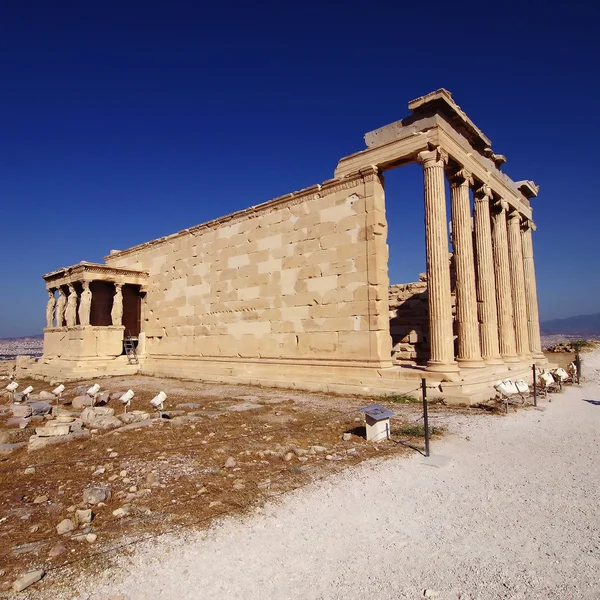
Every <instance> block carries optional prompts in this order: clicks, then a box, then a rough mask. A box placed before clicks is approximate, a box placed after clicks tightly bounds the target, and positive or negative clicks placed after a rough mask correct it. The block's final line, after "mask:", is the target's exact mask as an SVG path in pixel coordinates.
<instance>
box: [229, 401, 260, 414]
mask: <svg viewBox="0 0 600 600" xmlns="http://www.w3.org/2000/svg"><path fill="white" fill-rule="evenodd" d="M259 408H262V404H255V403H254V402H242V403H241V404H234V405H233V406H229V407H227V408H226V409H225V410H228V411H229V412H244V411H246V410H257V409H259Z"/></svg>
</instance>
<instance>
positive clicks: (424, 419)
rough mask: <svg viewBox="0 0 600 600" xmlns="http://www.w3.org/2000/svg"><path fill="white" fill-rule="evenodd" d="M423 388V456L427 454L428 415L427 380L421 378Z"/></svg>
mask: <svg viewBox="0 0 600 600" xmlns="http://www.w3.org/2000/svg"><path fill="white" fill-rule="evenodd" d="M421 387H422V389H423V427H424V428H425V456H429V416H428V415H427V380H426V379H421Z"/></svg>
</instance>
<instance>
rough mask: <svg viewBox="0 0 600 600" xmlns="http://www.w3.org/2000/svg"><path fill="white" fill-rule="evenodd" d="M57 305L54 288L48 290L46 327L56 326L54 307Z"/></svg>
mask: <svg viewBox="0 0 600 600" xmlns="http://www.w3.org/2000/svg"><path fill="white" fill-rule="evenodd" d="M55 306H56V297H55V296H54V289H53V288H52V289H49V290H48V304H46V327H48V328H50V327H54V308H55Z"/></svg>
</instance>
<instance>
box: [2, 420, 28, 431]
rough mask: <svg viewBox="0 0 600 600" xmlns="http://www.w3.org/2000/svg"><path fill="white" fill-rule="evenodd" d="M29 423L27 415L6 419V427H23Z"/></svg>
mask: <svg viewBox="0 0 600 600" xmlns="http://www.w3.org/2000/svg"><path fill="white" fill-rule="evenodd" d="M29 423H31V419H30V418H29V417H11V418H10V419H7V420H6V426H7V427H18V428H19V429H25V427H27V425H29Z"/></svg>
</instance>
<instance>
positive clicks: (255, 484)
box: [0, 376, 494, 590]
mask: <svg viewBox="0 0 600 600" xmlns="http://www.w3.org/2000/svg"><path fill="white" fill-rule="evenodd" d="M87 383H89V384H90V385H91V383H93V382H92V381H90V382H86V384H87ZM99 383H100V384H101V386H102V389H103V390H106V391H110V392H116V391H121V392H124V391H126V390H127V389H129V388H131V389H133V390H134V391H135V393H136V395H135V397H134V399H133V401H132V405H131V407H130V408H129V410H130V411H132V410H145V411H150V410H151V409H152V408H151V406H150V399H151V398H153V397H154V396H155V395H156V394H157V393H158V391H159V390H164V391H165V392H166V393H167V394H168V398H167V402H166V406H165V410H166V415H167V416H168V417H170V418H158V416H159V415H158V414H155V415H153V417H155V418H153V419H152V420H150V421H148V422H147V423H150V425H148V426H143V427H139V428H137V429H128V428H126V429H123V428H120V429H116V430H112V431H108V432H102V431H98V432H96V433H92V434H91V435H90V436H89V437H88V438H86V439H82V440H76V441H72V442H69V443H66V444H60V445H56V446H51V447H48V448H45V449H43V450H39V451H35V452H28V450H27V447H26V446H25V447H20V448H17V449H16V450H13V451H12V452H10V453H8V454H4V455H0V573H1V575H0V585H1V586H2V589H4V590H6V589H8V588H9V586H10V585H11V584H12V582H13V581H14V580H15V579H16V577H17V576H18V575H20V574H22V573H24V572H26V571H28V570H31V569H36V568H43V569H44V570H45V571H46V572H49V571H52V570H57V569H58V570H60V569H63V570H65V575H68V573H71V574H77V573H79V574H80V573H81V571H82V570H85V569H89V570H90V571H91V572H93V571H94V570H96V569H97V568H98V565H99V564H100V565H102V567H101V568H104V566H106V565H107V561H108V562H109V561H110V560H111V556H113V555H115V553H116V554H118V553H119V552H120V551H122V549H123V548H125V547H127V546H128V545H130V544H132V543H134V544H135V542H136V541H137V540H140V539H145V538H147V537H153V536H157V535H160V534H162V533H165V532H170V531H176V530H178V529H181V528H204V527H207V526H208V525H209V524H210V523H211V521H212V520H213V519H214V518H215V517H219V516H221V515H223V514H231V513H243V512H245V511H247V510H248V509H249V508H251V507H255V506H257V505H258V506H260V505H261V504H263V503H264V502H266V501H268V500H270V499H273V498H276V497H278V496H280V495H282V494H284V493H285V492H287V491H289V490H291V489H296V488H298V487H301V486H303V485H305V484H307V483H309V482H311V481H314V480H315V479H319V478H322V477H324V476H328V475H330V474H333V473H336V472H339V471H340V470H342V469H344V468H346V467H349V466H352V465H356V464H358V463H360V462H361V461H364V460H367V459H369V458H372V457H375V456H385V455H388V454H389V455H391V454H393V455H398V454H403V453H414V452H415V450H414V449H411V446H412V447H414V448H422V447H423V438H422V420H421V416H422V406H421V404H420V403H419V402H418V399H417V403H404V402H405V401H406V398H403V397H398V398H396V399H395V401H392V400H391V399H386V400H385V401H382V403H383V404H384V405H386V406H388V407H389V408H391V409H392V410H393V411H394V412H395V413H397V416H396V417H394V419H393V420H392V432H393V433H394V434H395V435H394V436H393V438H394V441H395V442H398V441H402V442H404V443H402V444H399V443H394V441H384V442H381V443H377V444H373V443H370V442H369V443H368V442H367V441H366V440H365V439H364V435H365V434H364V426H363V424H364V419H363V417H362V416H361V414H360V413H359V412H358V408H359V407H361V406H365V405H368V404H373V403H374V402H375V400H373V399H372V398H369V399H367V398H360V397H344V396H335V395H323V394H313V393H308V392H306V393H303V392H297V391H295V392H287V391H284V390H280V389H277V390H273V389H264V388H258V387H250V386H233V385H223V384H210V383H199V382H191V381H180V380H175V379H160V378H153V377H146V376H134V377H114V378H108V379H101V380H99ZM20 384H21V385H20V387H21V388H23V387H25V386H26V385H28V384H31V385H32V386H33V387H34V388H35V391H36V392H39V391H40V390H42V389H47V390H49V389H50V388H49V387H48V385H44V384H43V383H42V382H40V381H25V380H22V381H20ZM77 385H81V383H79V384H78V383H71V384H68V385H67V389H66V391H65V393H64V394H63V395H64V396H65V397H66V398H72V397H73V396H74V392H73V390H74V388H75V387H76V386H77ZM8 402H9V400H8V398H7V397H6V398H5V399H4V400H3V401H2V403H1V404H0V409H2V410H3V411H4V417H2V420H1V421H0V434H1V433H2V432H5V436H6V434H7V432H8V435H9V436H10V441H12V442H15V441H20V442H23V441H26V440H27V439H28V437H29V436H30V435H31V434H32V433H34V427H35V423H31V424H30V425H29V426H28V427H27V428H25V429H15V428H11V429H9V428H7V427H6V424H5V421H6V418H7V417H8V416H9V414H8V410H7V408H8V407H7V406H5V405H6V404H7V403H8ZM109 406H110V407H112V408H114V409H115V414H119V413H121V412H123V410H124V408H123V406H122V404H121V403H120V402H119V401H118V400H111V401H110V402H109ZM65 408H69V406H66V407H65ZM490 409H491V410H492V411H493V410H494V407H487V410H488V411H489V410H490ZM456 410H457V409H449V408H447V407H445V406H443V405H433V406H431V408H430V411H431V420H432V424H433V425H434V426H435V425H436V423H442V421H443V417H444V415H449V414H453V413H455V412H456ZM459 410H463V411H465V412H467V413H473V412H484V410H483V409H459ZM41 419H43V418H41ZM39 424H41V423H38V425H39ZM441 429H442V428H441V427H439V426H438V427H436V429H435V431H436V432H437V433H439V432H441ZM344 433H351V436H350V439H349V440H347V441H346V440H344V439H343V438H342V436H343V434H344ZM229 457H232V458H233V460H234V461H235V466H232V467H230V468H226V467H225V464H226V461H227V460H228V458H229ZM229 462H230V463H231V461H229ZM31 467H33V468H34V470H33V472H32V469H31ZM26 469H28V471H27V472H26ZM93 485H108V486H110V489H111V497H110V499H109V500H108V501H107V502H106V504H105V505H100V506H94V507H92V509H93V513H94V517H93V521H92V523H91V525H89V526H87V527H86V526H85V525H82V526H81V527H80V528H79V529H78V530H75V531H73V532H72V533H69V534H67V535H58V534H57V531H56V526H57V525H58V524H59V523H60V522H61V521H62V520H63V519H66V518H71V517H73V514H74V511H75V510H76V509H80V508H88V506H87V505H84V504H83V503H82V494H83V491H84V489H86V488H87V487H90V486H93ZM119 508H123V509H124V511H125V512H126V514H125V515H124V516H118V514H117V515H114V514H113V511H115V510H117V509H119ZM88 532H89V533H93V534H96V535H97V539H96V540H95V541H94V542H93V543H88V542H87V541H86V540H85V538H84V536H82V535H80V536H79V537H78V535H77V534H79V533H88ZM50 554H55V556H50ZM99 554H102V556H103V558H102V561H100V562H98V560H97V557H98V555H99ZM67 567H68V568H67ZM67 578H68V577H67ZM36 587H39V586H36Z"/></svg>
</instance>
